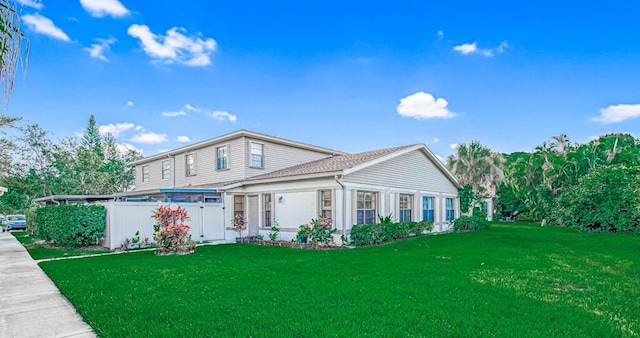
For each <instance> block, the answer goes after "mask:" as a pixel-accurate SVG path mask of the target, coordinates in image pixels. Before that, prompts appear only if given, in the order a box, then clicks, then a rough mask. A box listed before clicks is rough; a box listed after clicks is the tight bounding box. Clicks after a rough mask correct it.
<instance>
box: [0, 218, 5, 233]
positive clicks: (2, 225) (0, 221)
mask: <svg viewBox="0 0 640 338" xmlns="http://www.w3.org/2000/svg"><path fill="white" fill-rule="evenodd" d="M4 219H5V217H4V215H0V228H2V232H4Z"/></svg>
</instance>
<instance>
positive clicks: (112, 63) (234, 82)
mask: <svg viewBox="0 0 640 338" xmlns="http://www.w3.org/2000/svg"><path fill="white" fill-rule="evenodd" d="M18 2H19V3H20V5H18V7H19V12H20V15H21V17H22V25H23V30H24V31H25V33H26V34H27V35H28V36H29V38H30V41H31V52H30V55H29V66H28V72H27V74H26V77H25V78H24V79H23V78H18V79H17V80H16V85H15V89H14V93H13V96H12V99H11V105H10V108H9V111H8V114H9V115H17V116H23V117H24V118H25V119H27V120H28V121H29V122H35V123H39V124H40V125H41V126H42V127H43V128H45V129H46V130H49V131H51V132H52V134H53V137H54V138H63V137H66V136H73V135H75V134H77V133H78V132H81V131H82V130H83V129H84V127H85V126H86V123H87V120H88V117H89V115H90V114H94V115H95V116H96V119H97V122H98V124H99V125H101V126H102V130H103V131H110V132H112V133H113V134H114V136H116V137H117V140H118V142H120V143H122V144H129V145H131V146H134V147H136V148H138V149H141V150H143V152H144V154H145V155H153V154H155V153H157V152H158V151H162V150H168V149H173V148H176V147H179V146H182V145H185V144H189V143H192V142H197V141H202V140H205V139H208V138H211V137H214V136H218V135H221V134H224V133H228V132H232V131H235V130H238V129H248V130H252V131H256V132H261V133H265V134H269V135H276V136H281V137H285V138H288V139H292V140H296V141H301V142H305V143H311V144H315V145H319V146H325V147H328V148H334V149H339V150H343V151H348V152H357V151H365V150H371V149H377V148H385V147H391V146H396V145H402V144H411V143H426V144H427V145H428V146H429V147H430V148H431V149H432V150H433V151H434V153H436V154H437V155H439V156H442V157H446V156H447V155H449V154H450V153H451V152H452V151H453V148H452V145H455V144H459V143H468V142H470V141H472V140H474V139H478V140H480V141H481V142H482V143H483V144H485V145H487V146H489V147H491V148H492V149H493V150H495V151H501V152H513V151H529V150H531V149H533V148H534V147H535V146H536V145H538V144H540V143H542V141H544V140H546V139H547V138H549V137H551V136H553V135H558V134H560V133H566V134H567V135H568V136H569V137H570V138H571V139H572V140H574V141H578V142H587V141H589V140H590V139H591V138H593V137H595V136H597V135H600V134H603V133H607V132H630V133H633V134H634V135H636V136H639V135H640V132H639V131H638V130H639V129H640V80H639V79H640V23H639V22H640V21H638V19H637V13H639V12H640V3H638V2H635V1H616V0H613V1H608V2H606V3H604V2H585V1H562V2H560V1H515V2H514V1H484V2H477V1H437V2H432V1H402V0H401V1H393V2H350V1H332V0H325V1H296V2H293V1H271V2H262V1H259V2H252V1H244V2H235V1H225V2H217V1H205V0H201V1H188V0H183V1H178V2H174V1H172V2H165V1H127V0H120V1H118V0H66V1H53V0H43V1H34V0H18Z"/></svg>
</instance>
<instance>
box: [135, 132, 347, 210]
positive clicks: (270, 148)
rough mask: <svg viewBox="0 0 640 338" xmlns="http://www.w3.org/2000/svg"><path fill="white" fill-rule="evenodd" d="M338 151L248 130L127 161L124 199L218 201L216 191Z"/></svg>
mask: <svg viewBox="0 0 640 338" xmlns="http://www.w3.org/2000/svg"><path fill="white" fill-rule="evenodd" d="M342 154H344V153H343V152H340V151H337V150H333V149H327V148H323V147H319V146H314V145H309V144H305V143H300V142H295V141H291V140H287V139H283V138H280V137H275V136H269V135H264V134H260V133H256V132H251V131H247V130H239V131H236V132H233V133H229V134H226V135H222V136H219V137H215V138H212V139H208V140H205V141H202V142H198V143H195V144H191V145H188V146H185V147H181V148H177V149H174V150H170V151H167V152H163V153H159V154H157V155H153V156H149V157H146V158H144V159H141V160H138V161H135V162H132V163H131V165H133V166H135V171H136V188H135V190H133V191H131V192H129V193H126V194H124V195H123V196H122V197H123V198H125V199H128V200H145V201H167V202H172V201H175V202H220V198H221V195H220V192H219V188H220V187H222V186H225V185H228V184H230V183H233V182H239V181H242V180H245V179H247V178H250V177H253V176H257V175H263V174H266V173H269V172H273V171H277V170H281V169H284V168H288V167H291V166H295V165H299V164H303V163H307V162H311V161H316V160H319V159H323V158H327V157H331V156H336V155H342Z"/></svg>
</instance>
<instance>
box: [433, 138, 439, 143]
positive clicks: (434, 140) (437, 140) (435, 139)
mask: <svg viewBox="0 0 640 338" xmlns="http://www.w3.org/2000/svg"><path fill="white" fill-rule="evenodd" d="M432 142H433V143H438V142H440V139H439V138H437V137H434V138H433V140H432Z"/></svg>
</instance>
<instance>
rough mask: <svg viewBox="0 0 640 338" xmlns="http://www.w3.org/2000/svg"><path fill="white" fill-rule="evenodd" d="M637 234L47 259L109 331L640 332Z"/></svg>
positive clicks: (508, 233) (498, 233)
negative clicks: (349, 248)
mask: <svg viewBox="0 0 640 338" xmlns="http://www.w3.org/2000/svg"><path fill="white" fill-rule="evenodd" d="M639 244H640V238H637V237H632V236H628V235H615V234H588V233H578V232H576V231H574V230H572V229H568V228H557V227H544V228H543V227H540V226H539V225H538V226H535V225H523V224H517V223H509V224H499V225H494V226H493V228H492V229H491V230H489V231H483V232H467V233H453V234H446V235H439V236H425V237H419V238H415V239H411V240H407V241H403V242H398V243H393V244H389V245H383V246H379V247H367V248H358V249H352V250H346V249H345V250H334V251H313V250H301V249H290V248H280V247H264V246H254V245H249V244H236V245H218V246H208V247H199V248H198V249H197V251H196V253H194V254H191V255H186V256H169V257H157V256H155V255H154V254H153V253H152V252H139V253H131V254H126V255H115V256H104V257H96V258H86V259H75V260H65V261H52V262H44V263H41V264H40V265H41V267H42V268H43V269H44V270H45V272H46V273H47V274H48V275H49V276H50V277H51V279H53V281H54V282H55V283H56V285H57V286H58V287H59V288H60V290H61V291H62V293H63V294H64V295H65V296H67V298H68V299H69V300H70V301H71V302H72V303H73V304H74V306H75V307H76V309H77V310H78V312H79V313H80V314H81V315H82V316H83V318H84V319H85V320H86V321H87V322H88V323H89V324H90V325H91V326H92V327H93V328H94V330H95V331H96V333H97V334H98V335H99V336H101V337H122V336H134V337H136V336H137V337H148V336H161V337H173V336H253V337H264V336H474V337H475V336H502V337H507V336H508V337H511V336H514V335H524V336H539V337H542V336H544V337H554V336H562V337H567V336H570V337H583V336H590V337H594V336H600V337H611V336H637V335H639V334H640V319H639V316H638V314H640V301H638V300H639V299H640V278H638V276H640V250H638V247H639Z"/></svg>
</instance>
